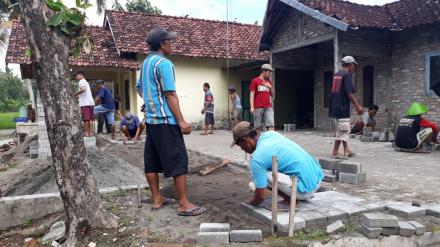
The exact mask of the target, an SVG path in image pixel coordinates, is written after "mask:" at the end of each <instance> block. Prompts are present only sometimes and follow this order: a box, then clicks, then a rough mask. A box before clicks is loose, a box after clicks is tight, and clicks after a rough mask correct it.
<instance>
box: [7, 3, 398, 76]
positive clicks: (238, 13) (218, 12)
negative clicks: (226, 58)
mask: <svg viewBox="0 0 440 247" xmlns="http://www.w3.org/2000/svg"><path fill="white" fill-rule="evenodd" d="M126 1H127V0H119V2H120V3H121V4H122V5H125V2H126ZM350 1H351V2H355V3H360V4H367V5H383V4H386V3H390V2H394V1H396V0H350ZM63 2H64V3H65V4H66V5H68V6H69V7H73V6H74V5H75V0H63ZM90 2H91V3H92V4H95V2H96V1H95V0H91V1H90ZM107 2H108V3H107V8H111V7H112V5H113V0H108V1H107ZM150 2H151V3H152V4H153V5H154V6H157V7H158V8H159V9H161V10H162V13H163V14H165V15H174V16H186V15H189V17H194V18H201V19H211V20H227V16H228V14H229V20H230V21H236V22H241V23H250V24H254V23H256V22H257V23H258V24H259V25H261V24H262V22H263V18H264V13H265V10H266V4H267V0H229V2H230V7H229V12H228V11H227V9H228V8H227V2H228V0H191V1H185V0H150ZM86 14H87V23H88V24H91V25H98V26H102V24H103V19H104V16H103V15H98V14H97V9H96V7H91V8H89V9H88V10H87V11H86ZM5 66H6V64H5V54H4V51H2V52H1V53H0V69H1V70H4V68H5ZM9 67H10V68H11V69H12V70H13V72H14V74H17V75H19V73H20V70H19V66H18V65H12V64H11V65H9Z"/></svg>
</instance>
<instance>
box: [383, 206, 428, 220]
mask: <svg viewBox="0 0 440 247" xmlns="http://www.w3.org/2000/svg"><path fill="white" fill-rule="evenodd" d="M387 209H388V211H389V212H390V213H391V214H394V215H397V216H399V217H402V218H405V219H415V218H418V217H419V216H423V215H425V214H426V208H423V207H416V206H413V205H411V204H405V203H396V204H391V205H388V206H387Z"/></svg>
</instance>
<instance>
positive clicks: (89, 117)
mask: <svg viewBox="0 0 440 247" xmlns="http://www.w3.org/2000/svg"><path fill="white" fill-rule="evenodd" d="M75 79H76V80H77V81H78V92H77V93H75V97H77V98H78V101H79V106H80V107H81V116H82V120H83V121H84V136H93V131H92V129H93V128H92V121H94V120H95V115H94V114H93V107H94V106H95V101H94V100H93V96H92V91H91V90H90V85H89V83H88V82H87V81H86V79H85V78H84V72H82V71H79V72H77V73H75Z"/></svg>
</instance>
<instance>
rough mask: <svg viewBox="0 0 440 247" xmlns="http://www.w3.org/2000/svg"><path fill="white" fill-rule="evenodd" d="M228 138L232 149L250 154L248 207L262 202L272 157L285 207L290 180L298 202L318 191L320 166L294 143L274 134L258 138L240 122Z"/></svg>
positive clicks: (288, 196)
mask: <svg viewBox="0 0 440 247" xmlns="http://www.w3.org/2000/svg"><path fill="white" fill-rule="evenodd" d="M232 134H233V139H234V141H233V143H232V146H234V145H238V146H240V148H241V149H242V150H243V151H245V152H246V153H249V154H252V159H251V161H250V164H249V167H250V171H251V175H252V181H253V182H254V184H255V188H256V189H255V195H254V198H253V199H252V200H251V201H250V202H249V204H251V205H258V204H260V203H261V202H263V201H264V199H265V198H266V194H267V190H266V189H267V187H268V185H270V184H271V180H272V174H271V170H272V156H277V159H278V184H279V191H280V192H281V193H280V195H281V196H283V198H284V199H285V204H286V205H289V203H290V194H291V188H292V185H291V179H290V177H291V176H296V177H297V179H298V187H297V194H296V198H297V199H298V200H307V199H310V198H312V197H313V194H314V193H315V192H316V191H317V190H318V188H319V186H320V183H321V180H322V179H323V177H324V175H323V173H322V169H321V166H320V165H319V163H318V162H317V161H316V160H315V159H314V158H313V157H312V156H311V155H310V154H308V153H307V152H306V151H305V150H304V149H302V148H301V147H300V146H299V145H298V144H296V143H295V142H293V141H291V140H290V139H288V138H286V137H284V136H283V135H281V134H279V133H278V132H275V131H267V132H264V133H263V134H260V133H259V131H257V130H255V129H254V128H252V127H251V126H250V123H248V122H240V123H239V124H238V125H237V126H235V127H234V129H233V130H232Z"/></svg>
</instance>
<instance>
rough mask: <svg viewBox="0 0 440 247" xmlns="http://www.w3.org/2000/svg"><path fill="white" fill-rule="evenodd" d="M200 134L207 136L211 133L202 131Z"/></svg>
mask: <svg viewBox="0 0 440 247" xmlns="http://www.w3.org/2000/svg"><path fill="white" fill-rule="evenodd" d="M200 135H201V136H207V135H209V134H208V133H203V132H202V133H200Z"/></svg>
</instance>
